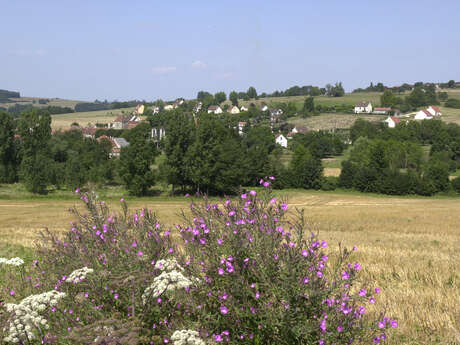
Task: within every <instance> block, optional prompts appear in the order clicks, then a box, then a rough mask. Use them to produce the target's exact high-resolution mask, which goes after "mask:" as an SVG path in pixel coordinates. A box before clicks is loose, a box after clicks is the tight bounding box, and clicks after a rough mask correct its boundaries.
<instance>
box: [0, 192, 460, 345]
mask: <svg viewBox="0 0 460 345" xmlns="http://www.w3.org/2000/svg"><path fill="white" fill-rule="evenodd" d="M288 200H289V204H290V207H291V209H293V208H294V207H297V208H303V209H304V210H305V214H306V216H307V219H308V221H309V226H310V227H311V229H312V230H315V231H316V230H318V231H319V232H320V237H321V238H323V239H326V240H327V241H329V243H330V250H335V249H337V244H338V243H339V242H342V243H343V244H344V245H345V246H348V247H351V246H353V245H356V246H357V247H358V251H357V252H356V254H355V260H356V261H358V262H360V263H362V265H363V267H364V270H365V271H364V272H365V273H364V274H365V277H366V278H369V279H371V280H373V281H375V282H376V285H377V286H380V287H381V288H382V290H383V292H382V293H381V295H380V297H379V300H378V301H379V303H378V306H383V305H385V306H386V314H387V315H391V316H393V317H395V318H397V319H398V320H399V324H400V327H399V329H398V330H397V331H396V332H395V335H394V337H393V339H392V341H391V343H392V344H460V268H459V264H460V200H459V199H434V198H433V199H431V198H398V197H377V196H363V195H345V194H339V193H321V192H290V193H288ZM128 203H129V200H128ZM118 204H119V203H118V202H109V205H111V206H113V207H114V209H117V208H118V207H119V206H118ZM74 205H79V204H78V201H77V200H76V201H55V200H26V201H23V200H22V201H21V200H17V201H9V200H1V201H0V247H1V246H2V245H4V244H5V243H7V242H8V243H12V244H22V245H25V246H31V245H32V243H33V240H34V239H36V238H37V234H38V232H39V231H40V230H41V229H43V228H45V227H48V228H49V229H51V230H53V231H57V232H61V231H64V230H65V229H67V228H68V222H69V221H70V220H71V217H70V215H69V213H68V212H67V209H68V208H69V207H72V206H74ZM129 205H130V207H131V208H140V207H144V206H145V207H149V208H152V209H154V210H155V211H156V212H157V214H158V216H159V218H160V220H162V221H163V223H168V224H171V225H172V224H174V223H175V222H176V221H178V220H179V217H178V212H179V211H180V209H185V208H186V207H187V203H186V201H184V200H183V199H170V200H166V201H160V202H159V201H155V199H143V200H141V201H139V200H136V201H134V202H131V203H129Z"/></svg>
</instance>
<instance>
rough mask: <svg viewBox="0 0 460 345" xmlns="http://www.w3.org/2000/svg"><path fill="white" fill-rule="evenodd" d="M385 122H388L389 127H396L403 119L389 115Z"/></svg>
mask: <svg viewBox="0 0 460 345" xmlns="http://www.w3.org/2000/svg"><path fill="white" fill-rule="evenodd" d="M384 122H386V123H387V125H388V127H389V128H395V127H396V125H397V124H398V123H400V122H401V120H399V119H398V118H397V117H394V116H388V118H387V119H386V120H384Z"/></svg>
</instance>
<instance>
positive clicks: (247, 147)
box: [242, 127, 275, 186]
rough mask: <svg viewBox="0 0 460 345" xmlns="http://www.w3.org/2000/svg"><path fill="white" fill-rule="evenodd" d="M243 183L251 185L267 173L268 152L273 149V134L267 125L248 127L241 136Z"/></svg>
mask: <svg viewBox="0 0 460 345" xmlns="http://www.w3.org/2000/svg"><path fill="white" fill-rule="evenodd" d="M242 146H243V155H244V157H245V171H246V176H245V179H244V180H243V181H244V183H245V185H249V186H253V185H255V184H256V183H257V181H259V179H260V178H262V177H264V176H266V175H267V169H268V166H269V160H270V157H269V154H270V153H271V152H272V151H273V150H274V149H275V136H274V134H273V133H272V131H271V130H270V128H268V127H254V128H250V129H249V130H248V132H247V133H246V135H245V136H244V138H243V142H242Z"/></svg>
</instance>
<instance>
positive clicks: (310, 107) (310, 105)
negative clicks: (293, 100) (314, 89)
mask: <svg viewBox="0 0 460 345" xmlns="http://www.w3.org/2000/svg"><path fill="white" fill-rule="evenodd" d="M303 111H304V114H311V113H313V112H314V111H315V99H314V98H313V97H307V98H306V99H305V102H304V103H303Z"/></svg>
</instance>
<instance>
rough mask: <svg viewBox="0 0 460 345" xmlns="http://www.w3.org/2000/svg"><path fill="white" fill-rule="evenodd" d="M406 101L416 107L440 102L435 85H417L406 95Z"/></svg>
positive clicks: (413, 107)
mask: <svg viewBox="0 0 460 345" xmlns="http://www.w3.org/2000/svg"><path fill="white" fill-rule="evenodd" d="M406 103H407V104H408V105H409V106H411V107H412V109H416V108H419V107H423V106H427V105H436V104H439V101H438V98H437V95H436V92H435V89H434V86H433V87H416V88H414V90H413V91H412V92H411V93H410V95H408V96H406Z"/></svg>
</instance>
